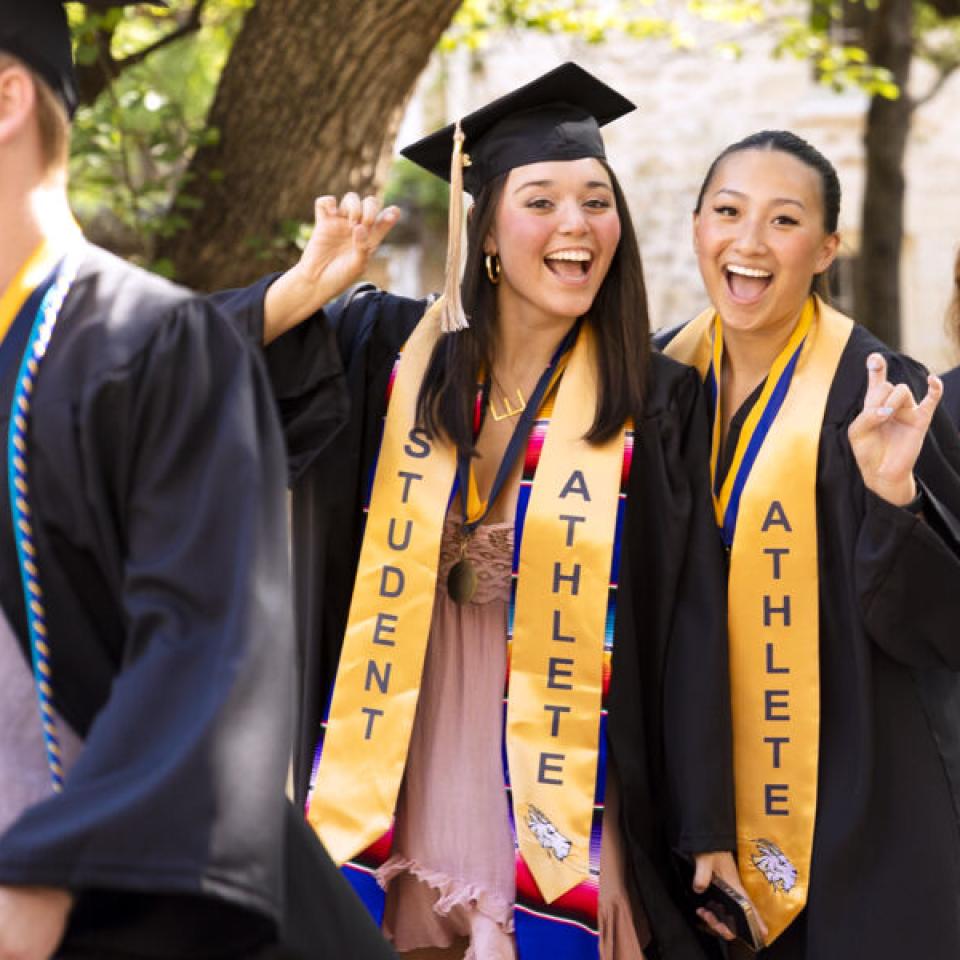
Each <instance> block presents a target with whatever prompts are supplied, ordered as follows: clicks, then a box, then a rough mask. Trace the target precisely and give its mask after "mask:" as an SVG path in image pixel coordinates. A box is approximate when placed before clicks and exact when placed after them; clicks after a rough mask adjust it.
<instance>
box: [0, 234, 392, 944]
mask: <svg viewBox="0 0 960 960" xmlns="http://www.w3.org/2000/svg"><path fill="white" fill-rule="evenodd" d="M32 300H33V302H34V306H33V309H34V310H35V302H36V300H37V297H36V296H35V297H34V298H32ZM18 363H19V357H18V358H17V361H16V362H13V363H11V364H10V365H9V366H8V368H7V369H6V371H5V373H4V375H3V378H2V380H0V430H2V435H3V436H4V438H5V437H6V430H7V426H8V422H9V411H10V405H11V398H12V391H13V385H14V381H15V377H16V372H17V366H18ZM28 459H29V464H30V477H31V496H32V508H33V510H32V512H33V518H34V528H35V532H36V546H37V551H38V565H39V569H40V579H41V582H42V585H43V588H44V592H45V600H46V610H47V625H48V631H49V637H50V645H51V647H52V669H53V688H54V702H55V706H56V708H57V710H58V711H59V713H60V714H61V715H62V716H63V717H64V718H65V719H66V721H67V722H68V723H69V724H70V725H71V727H72V728H73V729H74V730H75V731H76V732H77V733H78V734H79V735H80V736H81V737H82V738H83V739H84V748H83V751H82V753H81V755H80V757H79V759H78V761H77V763H76V765H75V766H74V767H73V769H72V770H71V771H70V773H69V775H68V777H67V781H66V785H65V788H64V790H63V792H62V793H60V794H59V795H51V797H50V798H49V799H48V800H45V801H43V802H41V803H39V804H37V805H35V806H33V807H31V808H28V809H27V810H26V811H25V812H24V813H23V815H22V816H21V817H20V818H19V819H18V820H17V821H16V822H15V823H14V824H13V825H12V826H11V827H10V828H9V830H8V831H7V832H6V833H5V834H4V835H3V836H2V837H0V884H10V885H49V886H54V887H65V888H69V889H71V890H73V891H74V892H75V893H76V894H77V898H78V899H77V906H76V908H75V910H74V912H73V914H72V917H71V921H70V926H69V929H68V932H67V936H66V939H65V941H64V944H63V947H62V950H63V954H64V955H65V956H71V957H72V956H77V957H79V956H91V957H92V956H96V957H102V956H104V955H106V954H109V955H111V956H114V955H116V956H126V955H133V954H135V955H137V956H141V955H142V956H151V957H208V958H209V957H221V956H240V955H243V956H248V955H251V954H252V952H253V951H254V950H255V949H257V948H258V947H260V946H262V945H264V944H269V943H273V942H275V941H276V939H277V932H276V931H277V927H278V925H281V926H283V927H284V928H285V929H287V930H289V937H290V938H291V940H292V941H293V942H294V943H300V944H301V945H302V943H303V940H304V939H305V934H304V932H303V930H302V929H298V928H297V927H296V925H295V924H292V923H291V922H290V913H289V908H290V907H291V906H292V905H295V904H296V902H297V898H298V896H299V891H298V890H297V889H292V887H291V883H292V881H291V879H290V876H291V870H293V871H304V872H307V873H309V872H310V870H311V869H313V870H314V875H318V874H319V875H320V876H323V874H324V871H326V876H325V879H324V880H323V881H322V882H323V883H325V884H326V886H321V887H320V890H321V891H322V892H324V893H326V892H327V891H329V893H330V898H331V901H333V902H332V905H331V907H330V910H329V913H324V910H323V908H322V907H321V908H320V909H318V908H317V906H316V904H315V903H314V904H312V905H311V907H310V910H311V912H312V914H313V915H314V916H316V915H317V914H319V915H320V916H321V917H327V916H328V917H329V920H330V927H331V931H330V932H331V938H332V939H331V943H334V944H338V945H339V946H340V947H342V948H343V949H342V951H341V955H347V945H348V944H350V943H351V942H352V937H351V936H350V931H351V928H352V927H353V925H354V921H355V919H356V917H357V916H358V915H359V914H360V913H361V911H360V910H359V909H358V908H356V907H355V905H354V903H353V898H352V895H350V894H349V892H348V891H346V885H345V884H342V883H341V882H340V880H339V878H338V877H336V876H335V874H334V872H333V869H332V865H330V864H329V861H326V863H324V860H323V857H324V854H323V852H322V850H321V849H320V848H319V844H316V843H315V841H314V840H313V839H312V837H311V836H310V835H301V826H300V824H301V818H300V817H298V816H297V815H295V814H294V813H293V810H292V808H291V807H290V805H289V804H288V803H287V801H286V800H285V798H284V783H285V778H286V773H287V765H288V744H289V736H290V729H291V726H292V719H293V718H292V711H291V709H290V695H289V694H290V691H291V689H292V685H293V665H294V654H293V629H292V622H291V621H292V617H291V610H290V589H289V573H288V559H287V544H286V537H285V525H286V516H285V496H284V486H285V483H284V481H285V477H284V469H283V464H284V459H283V441H282V437H281V433H280V429H279V425H278V423H277V420H276V415H275V412H274V405H273V403H272V400H271V398H270V392H269V385H268V383H267V380H266V376H265V374H264V372H263V369H262V363H261V361H260V359H259V356H258V355H257V353H256V352H255V351H253V350H251V349H250V348H249V344H248V343H247V342H246V341H245V339H244V338H243V337H242V336H240V335H238V332H237V331H236V329H234V327H233V326H232V325H231V324H230V323H228V322H227V321H225V320H224V319H223V317H222V316H221V315H219V314H218V313H217V312H216V311H215V310H214V309H213V308H212V307H211V306H210V305H209V304H208V303H206V302H205V301H203V300H200V299H198V298H195V297H193V296H191V295H190V294H188V293H187V292H186V291H183V290H180V289H178V288H176V287H174V286H173V285H171V284H168V283H166V282H165V281H162V280H160V279H159V278H157V277H154V276H151V275H149V274H147V273H145V272H143V271H141V270H138V269H136V268H134V267H131V266H130V265H128V264H125V263H123V262H122V261H120V260H118V259H116V258H115V257H112V256H111V255H109V254H107V253H106V252H104V251H101V250H98V249H97V248H95V247H88V248H87V250H86V251H85V253H84V255H83V259H82V263H81V265H80V269H79V273H78V276H77V279H76V281H75V283H74V285H73V287H72V289H71V291H70V293H69V295H68V297H67V300H66V301H65V303H64V306H63V308H62V310H61V313H60V319H59V322H58V324H57V327H56V329H55V331H54V334H53V338H52V341H51V344H50V348H49V352H48V354H47V357H46V359H45V360H44V361H43V364H42V367H41V369H40V375H39V378H38V381H37V387H36V394H35V399H34V403H33V413H32V417H31V423H30V435H29V455H28ZM0 604H2V606H3V609H4V611H5V613H6V616H7V619H8V620H9V622H10V624H11V626H12V627H13V630H14V632H15V634H16V635H17V636H18V638H20V642H21V643H22V644H23V645H24V655H25V657H27V658H29V651H28V648H27V646H26V644H25V641H24V638H26V637H27V626H26V619H25V612H24V604H23V596H22V593H21V589H20V580H19V572H18V566H17V560H16V553H15V548H14V539H13V534H12V529H11V515H10V511H9V500H8V497H7V495H6V493H5V494H4V496H3V498H2V499H0ZM305 861H308V863H307V866H306V867H304V862H305ZM311 865H312V866H311ZM318 865H319V866H318ZM314 868H315V869H314ZM341 888H343V890H344V894H343V898H342V902H341V901H339V900H338V899H337V898H338V897H339V895H340V891H341ZM364 922H365V921H364V919H363V917H360V919H359V921H358V925H357V927H356V930H357V931H358V937H360V934H361V932H362V931H363V930H364V929H366V928H365V927H364ZM367 926H369V927H372V924H367ZM323 929H324V927H323V925H322V924H321V925H319V926H318V927H317V928H316V929H315V930H314V931H313V934H314V935H316V934H317V932H318V931H320V932H322V931H323ZM334 936H335V937H338V938H339V939H335V938H334ZM361 940H362V937H361ZM322 945H323V940H322V938H316V936H315V939H314V941H313V944H312V949H310V950H307V951H305V952H302V953H301V954H299V955H300V956H304V957H307V956H319V955H326V956H336V955H338V954H337V953H333V952H326V951H324V950H323V949H322ZM318 949H319V952H317V950H318ZM278 955H279V954H278ZM290 955H291V956H293V954H290ZM353 955H363V953H362V951H359V952H358V953H355V954H353ZM385 955H388V952H387V951H386V950H385V948H384V950H383V951H382V952H381V951H380V949H379V948H378V949H377V951H376V952H375V953H370V956H385Z"/></svg>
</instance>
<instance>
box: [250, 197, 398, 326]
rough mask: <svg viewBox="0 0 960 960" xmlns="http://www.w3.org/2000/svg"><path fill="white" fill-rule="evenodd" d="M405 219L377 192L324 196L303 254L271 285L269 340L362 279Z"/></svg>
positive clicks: (267, 314)
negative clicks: (383, 206)
mask: <svg viewBox="0 0 960 960" xmlns="http://www.w3.org/2000/svg"><path fill="white" fill-rule="evenodd" d="M399 219H400V210H399V208H398V207H387V208H386V209H383V210H381V209H380V201H379V200H378V199H377V198H376V197H370V196H368V197H363V198H362V199H361V198H360V196H359V195H357V194H356V193H347V194H345V195H344V197H343V199H342V200H341V201H340V202H339V204H338V203H337V198H336V197H318V198H317V200H316V201H315V202H314V227H313V233H312V234H311V236H310V240H309V242H308V243H307V245H306V247H305V248H304V251H303V253H302V254H301V256H300V259H299V260H298V261H297V263H295V264H294V265H293V266H292V267H291V268H290V269H289V270H288V271H287V272H286V273H285V274H283V276H281V277H280V278H279V279H278V280H277V281H276V282H275V283H274V284H273V285H272V286H271V287H270V289H269V290H268V291H267V297H266V302H265V304H264V331H263V340H264V343H269V342H270V341H271V340H273V339H274V338H275V337H278V336H280V334H282V333H285V332H286V331H287V330H289V329H290V328H291V327H293V326H296V325H297V324H298V323H300V322H302V321H303V320H305V319H306V318H307V317H309V316H310V315H311V314H313V313H316V312H317V310H319V309H320V308H321V307H323V305H324V304H325V303H328V302H329V301H330V300H333V299H334V297H337V296H338V295H339V294H341V293H342V292H343V291H344V290H346V289H347V287H349V286H350V285H351V284H352V283H355V282H356V281H357V280H359V279H360V278H361V277H362V275H363V271H364V270H365V269H366V266H367V262H368V261H369V259H370V255H371V254H372V253H373V252H374V251H375V250H376V249H377V247H379V246H380V244H381V242H382V241H383V238H384V237H385V236H386V235H387V234H388V233H389V232H390V230H391V228H392V227H393V226H394V224H395V223H396V222H397V221H398V220H399Z"/></svg>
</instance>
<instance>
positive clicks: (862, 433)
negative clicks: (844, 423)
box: [847, 353, 943, 506]
mask: <svg viewBox="0 0 960 960" xmlns="http://www.w3.org/2000/svg"><path fill="white" fill-rule="evenodd" d="M942 396H943V384H942V383H941V382H940V379H939V377H935V376H933V375H932V374H931V375H930V376H928V377H927V394H926V396H925V397H924V398H923V399H922V400H921V401H920V402H919V403H917V402H916V401H915V400H914V397H913V393H912V392H911V391H910V387H909V386H907V384H905V383H898V384H896V385H894V384H892V383H890V381H889V380H887V361H886V360H885V359H884V358H883V357H882V356H881V355H880V354H879V353H871V354H870V356H869V357H867V393H866V396H865V397H864V399H863V410H862V412H861V413H860V415H859V416H858V417H857V418H856V420H854V421H853V423H851V424H850V428H849V430H848V431H847V435H848V437H849V438H850V446H851V447H852V448H853V455H854V457H856V460H857V466H859V467H860V473H861V474H862V476H863V482H864V484H865V485H866V487H867V489H868V490H872V491H873V492H874V493H875V494H877V496H879V497H882V498H883V499H884V500H887V501H889V502H890V503H893V504H896V505H897V506H904V505H906V504H908V503H909V502H910V501H911V500H913V499H914V497H916V495H917V487H916V482H915V480H914V477H913V468H914V465H915V464H916V462H917V457H919V456H920V448H921V447H922V446H923V439H924V437H925V436H926V435H927V430H928V429H929V427H930V421H931V419H932V418H933V412H934V410H936V409H937V404H938V403H939V402H940V398H941V397H942Z"/></svg>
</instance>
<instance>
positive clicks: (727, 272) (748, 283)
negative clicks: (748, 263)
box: [723, 263, 773, 304]
mask: <svg viewBox="0 0 960 960" xmlns="http://www.w3.org/2000/svg"><path fill="white" fill-rule="evenodd" d="M723 275H724V277H725V278H726V281H727V291H728V292H729V294H730V296H731V297H732V298H733V300H734V301H735V302H736V303H742V304H750V303H756V302H757V301H758V300H759V299H760V298H761V297H762V296H763V295H764V293H766V291H767V287H769V286H770V284H771V283H772V282H773V274H772V273H771V272H770V271H769V270H763V269H760V268H759V267H745V266H742V265H741V264H739V263H728V264H726V265H725V266H724V268H723Z"/></svg>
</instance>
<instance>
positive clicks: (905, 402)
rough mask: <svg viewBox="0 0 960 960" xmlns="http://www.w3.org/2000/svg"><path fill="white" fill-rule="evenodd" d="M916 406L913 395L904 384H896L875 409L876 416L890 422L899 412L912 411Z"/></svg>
mask: <svg viewBox="0 0 960 960" xmlns="http://www.w3.org/2000/svg"><path fill="white" fill-rule="evenodd" d="M915 406H916V402H915V401H914V399H913V394H912V393H911V392H910V388H909V387H908V386H907V385H906V384H905V383H898V384H897V385H896V386H895V387H894V388H893V389H892V390H891V391H890V392H889V393H888V394H887V396H886V397H885V398H884V401H883V403H882V404H881V405H880V406H878V407H877V415H878V416H879V417H880V418H881V419H884V420H890V419H891V418H893V417H895V416H896V415H897V414H898V413H899V412H901V411H904V412H906V411H908V410H912V409H913V408H914V407H915Z"/></svg>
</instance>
